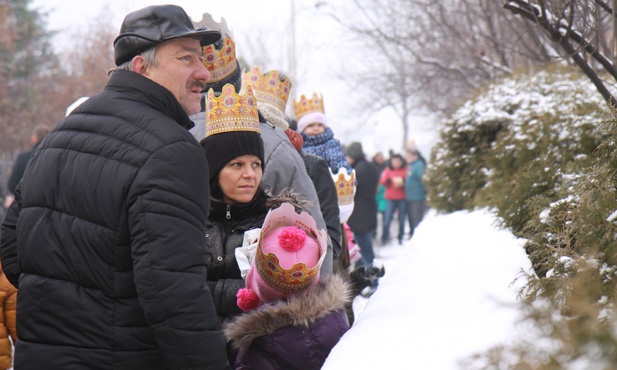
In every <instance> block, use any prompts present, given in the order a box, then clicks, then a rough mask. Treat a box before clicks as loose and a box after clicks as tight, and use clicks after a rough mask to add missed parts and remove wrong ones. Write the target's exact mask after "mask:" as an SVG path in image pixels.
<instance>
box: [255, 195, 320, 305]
mask: <svg viewBox="0 0 617 370" xmlns="http://www.w3.org/2000/svg"><path fill="white" fill-rule="evenodd" d="M283 226H296V227H298V228H300V229H302V230H304V231H305V232H306V235H307V237H309V238H312V239H313V240H315V242H316V243H317V245H318V246H319V250H320V253H319V255H320V257H319V261H318V262H317V264H315V266H312V267H307V266H306V265H305V264H304V263H302V262H299V263H296V264H294V265H293V266H292V267H291V268H289V269H285V268H283V267H282V266H281V265H280V263H279V259H278V257H277V256H276V255H275V254H274V253H268V254H265V253H264V251H263V240H264V238H265V237H266V235H268V233H270V232H271V231H272V230H276V229H277V228H279V227H283ZM326 239H327V234H326V232H325V231H324V230H317V226H316V224H315V220H314V219H313V218H312V217H311V216H310V215H309V214H308V213H305V212H302V213H301V214H297V213H296V211H295V209H294V206H293V205H291V204H289V203H283V204H282V205H281V206H280V207H279V208H277V209H274V210H270V211H269V212H268V214H267V215H266V219H265V220H264V225H263V228H262V229H261V236H260V238H259V244H258V246H257V252H256V253H255V267H256V268H257V272H258V273H259V276H261V278H262V280H263V281H264V282H265V283H266V284H268V285H269V286H270V287H272V288H274V289H276V290H278V291H279V292H283V293H298V292H301V291H303V290H305V289H306V288H308V287H309V286H310V285H311V284H312V283H313V281H314V280H315V277H316V276H317V274H318V273H319V269H320V268H321V264H322V263H323V261H324V259H325V256H326Z"/></svg>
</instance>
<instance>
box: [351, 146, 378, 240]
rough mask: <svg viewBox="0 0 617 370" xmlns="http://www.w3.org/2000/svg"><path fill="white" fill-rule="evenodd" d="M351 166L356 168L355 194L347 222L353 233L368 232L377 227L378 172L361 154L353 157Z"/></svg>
mask: <svg viewBox="0 0 617 370" xmlns="http://www.w3.org/2000/svg"><path fill="white" fill-rule="evenodd" d="M352 167H353V169H354V170H356V195H355V196H354V208H353V213H352V214H351V216H350V217H349V221H348V222H347V223H348V224H349V227H350V228H351V231H353V232H355V233H368V232H371V231H373V230H375V229H376V228H377V201H376V200H375V193H376V192H377V184H378V183H379V173H377V170H376V169H375V167H374V166H373V165H372V164H370V163H368V162H367V161H366V159H364V157H363V156H361V157H359V158H357V159H355V162H354V163H353V165H352Z"/></svg>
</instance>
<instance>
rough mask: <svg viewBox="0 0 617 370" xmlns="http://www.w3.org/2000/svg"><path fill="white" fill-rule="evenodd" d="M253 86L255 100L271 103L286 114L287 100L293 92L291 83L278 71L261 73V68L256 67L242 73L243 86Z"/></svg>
mask: <svg viewBox="0 0 617 370" xmlns="http://www.w3.org/2000/svg"><path fill="white" fill-rule="evenodd" d="M249 85H250V86H252V87H253V91H255V98H257V101H258V102H260V103H269V104H272V105H274V106H275V107H277V108H278V109H279V110H280V111H281V112H283V113H284V112H285V106H286V105H287V98H289V91H290V90H291V81H290V80H289V78H287V77H286V76H284V75H281V74H280V73H279V72H277V71H270V72H268V73H266V74H262V73H261V68H260V67H258V66H254V67H252V68H251V70H250V71H249V72H244V73H242V86H249Z"/></svg>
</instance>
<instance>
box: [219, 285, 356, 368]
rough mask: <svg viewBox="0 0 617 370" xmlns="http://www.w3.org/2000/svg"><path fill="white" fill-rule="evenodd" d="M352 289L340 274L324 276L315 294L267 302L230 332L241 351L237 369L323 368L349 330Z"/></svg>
mask: <svg viewBox="0 0 617 370" xmlns="http://www.w3.org/2000/svg"><path fill="white" fill-rule="evenodd" d="M350 300H351V297H350V290H349V285H348V284H347V283H346V282H344V281H343V279H342V278H340V277H339V276H337V275H330V276H327V277H324V278H322V279H321V280H320V281H319V283H318V284H317V285H316V286H315V288H314V289H313V290H312V291H310V292H309V293H304V294H299V295H296V296H293V297H290V298H289V299H287V300H286V301H278V302H276V303H272V304H266V305H264V306H262V307H260V308H259V309H257V310H255V311H251V312H248V313H246V314H243V315H241V316H238V317H236V318H235V319H234V320H233V321H232V322H230V323H228V324H227V325H226V326H225V328H224V333H225V336H226V337H227V339H228V340H230V341H231V342H232V345H233V346H234V347H236V348H238V349H239V350H240V352H239V354H238V358H237V360H236V365H235V367H234V369H236V370H249V369H255V370H256V369H258V370H283V369H284V370H294V369H298V370H312V369H315V370H318V369H320V368H321V367H322V366H323V364H324V362H325V361H326V358H327V357H328V355H329V354H330V351H331V350H332V348H333V347H334V346H335V345H336V343H338V341H339V339H340V338H341V337H342V336H343V334H344V333H345V332H346V331H347V330H348V329H349V321H348V319H347V314H346V313H345V304H346V303H347V302H349V301H350Z"/></svg>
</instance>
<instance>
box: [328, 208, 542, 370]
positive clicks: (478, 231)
mask: <svg viewBox="0 0 617 370" xmlns="http://www.w3.org/2000/svg"><path fill="white" fill-rule="evenodd" d="M394 223H396V222H393V224H394ZM523 244H524V241H523V240H520V239H516V238H515V237H514V236H513V235H512V234H511V233H510V232H509V231H507V230H503V229H500V228H498V227H496V226H495V218H494V216H493V215H492V214H491V213H490V212H489V211H487V210H479V211H474V212H465V211H461V212H456V213H452V214H445V215H438V214H436V213H435V212H434V211H430V212H429V213H428V214H427V216H426V218H425V219H424V221H422V223H421V224H420V225H419V226H418V228H417V229H416V232H415V234H414V236H413V238H412V239H411V240H409V241H407V242H406V243H404V245H402V246H399V245H395V244H389V245H385V246H377V247H375V249H376V255H377V257H378V259H379V261H381V262H382V263H383V265H384V266H385V268H386V275H385V276H384V277H383V278H382V279H381V281H380V285H379V288H378V289H377V291H376V292H375V294H373V295H372V296H371V297H370V298H369V299H366V298H362V297H358V298H356V300H355V301H354V311H355V313H356V321H355V323H354V325H353V326H352V328H351V329H350V330H349V331H348V332H347V333H346V334H345V335H344V336H343V338H342V339H341V341H340V342H339V343H338V344H337V346H336V347H335V348H334V349H333V350H332V352H331V354H330V356H329V357H328V359H327V361H326V363H325V364H324V366H323V368H322V369H324V370H340V369H354V370H361V369H422V370H453V369H459V361H460V360H462V359H465V358H467V357H469V356H471V355H473V354H474V353H478V352H482V351H484V350H486V349H488V348H489V347H492V346H494V345H497V344H500V343H506V342H508V341H511V340H513V339H515V338H516V337H517V336H518V335H519V334H518V333H517V330H516V329H515V325H516V324H517V319H518V318H519V315H518V311H517V308H516V304H517V301H516V296H517V293H518V289H519V288H520V287H521V286H522V284H523V283H524V278H522V277H521V276H522V275H521V271H527V272H530V271H531V264H530V262H529V260H528V259H527V256H526V254H525V252H524V250H523V248H522V246H523ZM517 278H519V279H518V280H517ZM515 280H516V281H515ZM519 330H520V329H519Z"/></svg>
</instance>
